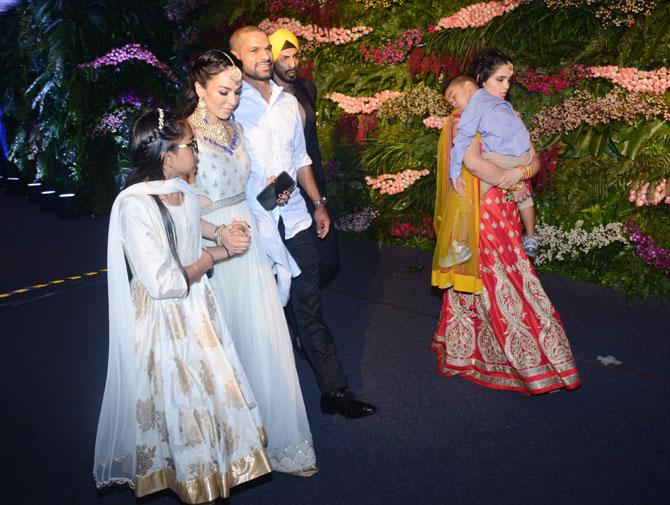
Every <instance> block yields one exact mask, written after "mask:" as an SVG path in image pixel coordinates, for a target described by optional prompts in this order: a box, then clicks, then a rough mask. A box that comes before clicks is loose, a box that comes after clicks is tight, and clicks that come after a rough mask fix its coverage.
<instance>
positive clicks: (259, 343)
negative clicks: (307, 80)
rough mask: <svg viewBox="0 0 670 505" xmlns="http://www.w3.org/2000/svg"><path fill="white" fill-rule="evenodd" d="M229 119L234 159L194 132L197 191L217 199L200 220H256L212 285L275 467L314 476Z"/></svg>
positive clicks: (279, 313)
mask: <svg viewBox="0 0 670 505" xmlns="http://www.w3.org/2000/svg"><path fill="white" fill-rule="evenodd" d="M232 124H233V125H234V126H235V128H236V130H237V133H238V138H239V140H238V142H239V145H238V147H237V148H236V149H235V150H234V151H233V155H232V156H231V155H230V154H229V153H227V152H225V151H224V150H223V149H221V148H220V147H218V146H217V145H215V144H213V143H212V142H210V141H208V140H207V139H206V138H204V137H203V136H202V135H201V133H200V132H199V131H198V130H197V129H196V130H195V134H196V137H197V139H198V146H199V154H198V170H197V175H196V192H197V193H198V194H200V195H202V196H205V197H207V198H208V199H209V200H210V201H211V202H212V203H211V204H209V205H207V206H206V207H203V208H202V209H201V212H202V217H203V219H205V220H206V221H209V222H210V223H212V224H214V225H217V226H218V225H220V224H226V225H228V224H230V223H231V222H232V220H233V219H237V220H243V221H246V222H247V223H249V224H250V225H251V245H250V247H249V249H248V250H247V251H246V252H245V253H244V254H240V255H237V256H233V257H232V258H230V259H228V260H225V261H222V262H219V263H217V264H216V265H215V267H214V273H213V275H212V278H211V283H212V287H213V288H214V293H215V295H216V299H217V301H218V302H219V306H220V307H221V310H222V311H223V314H224V317H225V320H226V323H227V324H228V328H229V329H230V333H231V335H232V337H233V341H234V342H235V347H236V348H237V352H238V354H239V356H240V360H241V361H242V364H243V366H244V369H245V371H246V373H247V376H248V377H249V381H250V382H251V387H252V389H253V391H254V395H255V397H256V400H257V401H258V405H259V407H260V412H261V417H262V419H263V425H264V427H265V429H266V430H267V435H268V447H267V450H268V453H269V454H270V460H271V462H272V468H273V470H277V471H280V472H285V473H291V474H296V475H302V476H309V475H312V474H314V473H315V472H316V471H317V466H316V456H315V454H314V448H313V443H312V435H311V432H310V429H309V422H308V420H307V414H306V413H305V405H304V402H303V398H302V391H301V389H300V383H299V382H298V374H297V372H296V369H295V358H294V356H293V348H292V344H291V338H290V335H289V330H288V325H287V323H286V318H285V316H284V310H283V308H282V306H281V302H280V297H279V292H278V289H277V284H276V280H275V278H274V275H273V274H272V270H271V268H270V264H269V262H268V260H267V258H266V254H265V251H264V250H263V249H262V247H261V245H260V240H259V238H258V235H257V231H256V226H255V224H254V220H253V216H252V214H251V209H250V208H249V204H248V203H247V201H246V197H245V188H246V184H247V180H248V178H249V173H250V169H251V162H250V159H249V155H248V153H247V151H246V148H245V146H244V142H243V141H242V127H241V126H240V125H239V124H237V123H235V122H232Z"/></svg>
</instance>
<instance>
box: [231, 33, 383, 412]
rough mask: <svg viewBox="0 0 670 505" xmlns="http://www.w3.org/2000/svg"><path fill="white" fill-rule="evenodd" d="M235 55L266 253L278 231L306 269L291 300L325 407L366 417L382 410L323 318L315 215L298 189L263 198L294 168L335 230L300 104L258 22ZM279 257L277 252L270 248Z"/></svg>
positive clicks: (251, 193)
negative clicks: (351, 383) (348, 370)
mask: <svg viewBox="0 0 670 505" xmlns="http://www.w3.org/2000/svg"><path fill="white" fill-rule="evenodd" d="M230 49H231V52H232V53H233V54H234V55H235V56H236V57H237V58H239V59H240V60H241V61H242V74H243V78H244V83H243V87H242V97H241V100H240V105H239V106H238V108H237V110H236V111H235V119H236V120H237V121H238V122H240V123H241V124H242V125H243V127H244V139H245V143H246V147H247V150H248V151H249V156H250V158H251V176H250V178H249V183H248V186H247V198H248V200H249V201H250V203H251V208H252V211H253V213H254V218H255V219H256V222H257V224H258V228H259V233H260V236H261V240H262V241H263V246H264V247H265V249H266V251H272V250H276V247H277V244H276V242H277V234H279V236H281V239H282V240H283V242H284V244H285V246H286V248H287V249H288V251H289V252H290V253H291V256H292V257H293V259H294V260H295V261H296V263H297V264H298V266H299V267H300V270H301V273H300V275H298V276H297V277H295V278H294V279H293V281H292V282H291V288H290V297H291V298H290V300H291V304H292V306H293V310H294V313H295V319H296V325H297V326H298V328H297V329H298V333H299V334H300V337H301V340H302V346H303V349H304V352H305V354H306V356H307V359H308V360H309V362H310V364H311V365H312V368H313V369H314V372H315V374H316V379H317V382H318V384H319V389H320V390H321V411H322V412H324V413H327V414H340V415H343V416H345V417H349V418H358V417H365V416H368V415H370V414H373V413H374V412H375V411H376V408H375V407H374V406H373V405H370V404H368V403H364V402H360V401H357V400H356V399H355V398H354V396H353V395H352V394H351V393H350V392H349V391H348V390H347V387H348V383H347V378H346V376H345V375H344V371H343V370H342V366H341V365H340V361H339V358H338V356H337V348H336V346H335V341H334V339H333V336H332V334H331V333H330V330H329V329H328V326H326V324H325V322H324V321H323V315H322V311H321V294H320V290H319V253H318V250H317V248H316V244H315V243H314V238H313V231H312V230H311V226H312V217H311V216H310V214H309V212H308V211H307V206H306V205H305V200H304V199H303V197H302V195H301V194H300V190H299V189H298V188H297V187H296V188H295V189H294V191H293V192H292V193H291V195H290V197H289V199H288V201H287V202H286V203H285V204H284V205H282V206H279V207H277V208H275V209H274V210H273V211H271V212H268V211H265V210H264V209H263V208H262V207H260V205H258V204H257V202H255V196H256V195H257V194H258V193H260V191H261V190H262V189H263V187H264V186H265V185H266V183H267V181H268V179H269V178H270V177H274V176H277V175H279V174H280V173H281V172H282V171H286V172H287V173H288V174H289V175H290V176H291V177H292V178H293V179H294V180H297V181H298V184H299V185H300V186H301V187H302V189H303V191H304V192H305V193H306V194H307V195H308V197H309V198H310V199H311V200H312V203H313V204H314V206H315V211H314V220H313V221H314V225H315V227H316V235H317V237H318V238H319V239H323V238H324V237H325V236H326V235H327V234H328V232H329V230H330V225H331V223H330V217H329V216H328V211H327V210H326V207H325V199H324V198H322V197H321V195H320V194H319V190H318V188H317V185H316V182H315V181H314V176H313V174H312V167H311V159H310V158H309V156H308V155H307V152H306V150H305V136H304V134H303V128H302V121H301V119H300V112H299V106H298V102H297V100H296V99H295V97H293V96H292V95H290V94H288V93H284V91H283V89H282V88H280V87H279V86H277V85H276V84H275V83H274V82H273V81H272V79H271V78H272V48H271V46H270V42H269V41H268V37H267V35H266V34H265V32H263V31H262V30H261V29H259V28H257V27H255V26H245V27H242V28H240V29H238V30H236V31H235V33H233V35H232V36H231V37H230ZM269 256H270V257H271V258H272V256H273V254H272V253H271V252H270V253H269Z"/></svg>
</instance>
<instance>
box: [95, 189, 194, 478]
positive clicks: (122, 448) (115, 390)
mask: <svg viewBox="0 0 670 505" xmlns="http://www.w3.org/2000/svg"><path fill="white" fill-rule="evenodd" d="M176 192H182V193H184V194H185V195H186V197H192V198H195V195H194V193H193V190H192V189H191V188H190V187H189V185H188V184H187V183H186V182H184V181H183V180H181V179H179V178H175V179H170V180H166V181H151V182H142V183H138V184H134V185H132V186H130V187H128V188H126V189H125V190H123V191H122V192H121V193H119V195H118V196H117V197H116V200H114V205H113V206H112V212H111V215H110V220H109V234H108V238H107V290H108V298H109V356H108V362H107V381H106V384H105V393H104V396H103V399H102V407H101V409H100V419H99V421H98V432H97V436H96V441H95V459H94V466H93V476H94V478H95V481H96V485H97V486H98V487H102V486H106V485H110V484H113V483H123V484H129V485H130V486H131V487H134V485H135V477H136V468H137V465H136V458H137V456H136V451H137V449H136V431H135V430H136V401H137V392H136V389H137V366H136V363H135V308H134V306H133V303H132V300H131V294H130V280H129V279H128V271H127V269H126V262H125V256H124V251H123V244H122V242H121V223H120V215H119V214H120V212H119V209H120V206H121V205H120V204H121V202H122V201H123V199H124V198H126V197H128V196H131V195H163V194H169V193H176ZM157 215H158V210H157Z"/></svg>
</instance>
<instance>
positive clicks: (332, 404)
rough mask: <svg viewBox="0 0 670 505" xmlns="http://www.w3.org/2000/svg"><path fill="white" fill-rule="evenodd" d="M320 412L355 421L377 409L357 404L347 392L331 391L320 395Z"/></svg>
mask: <svg viewBox="0 0 670 505" xmlns="http://www.w3.org/2000/svg"><path fill="white" fill-rule="evenodd" d="M321 412H323V413H324V414H340V415H341V416H344V417H348V418H349V419H357V418H359V417H366V416H369V415H372V414H374V413H375V412H377V407H375V406H374V405H371V404H369V403H365V402H359V401H358V400H356V399H355V398H354V395H353V394H351V393H350V392H349V391H331V392H330V393H324V394H322V395H321Z"/></svg>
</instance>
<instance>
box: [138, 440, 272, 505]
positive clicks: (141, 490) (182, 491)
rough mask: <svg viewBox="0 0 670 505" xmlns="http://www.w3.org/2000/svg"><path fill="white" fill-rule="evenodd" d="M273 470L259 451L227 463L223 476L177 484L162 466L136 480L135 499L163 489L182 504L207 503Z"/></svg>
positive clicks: (172, 474)
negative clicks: (171, 492) (173, 493)
mask: <svg viewBox="0 0 670 505" xmlns="http://www.w3.org/2000/svg"><path fill="white" fill-rule="evenodd" d="M271 471H272V468H271V466H270V461H269V459H268V456H267V454H266V452H265V451H264V450H262V449H258V450H256V451H254V452H252V453H251V454H249V455H247V456H245V457H244V458H241V459H239V460H237V461H235V462H233V463H231V464H230V467H229V468H228V471H227V472H226V473H225V474H224V473H221V472H214V473H212V474H210V475H207V476H203V477H198V478H197V479H192V480H188V481H183V482H179V481H177V478H176V473H175V470H174V469H173V468H169V467H165V468H161V469H160V470H157V471H155V472H152V473H150V474H149V475H145V476H142V477H137V481H136V482H135V496H137V497H138V498H140V497H142V496H146V495H149V494H152V493H155V492H157V491H161V490H163V489H171V490H172V491H174V492H175V493H176V494H177V496H179V499H180V500H181V501H183V502H184V503H191V504H196V503H206V502H210V501H214V500H216V499H217V498H219V497H222V498H227V497H228V496H230V489H231V488H232V487H235V486H237V485H239V484H243V483H245V482H248V481H250V480H253V479H256V478H258V477H261V476H262V475H265V474H268V473H270V472H271Z"/></svg>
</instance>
